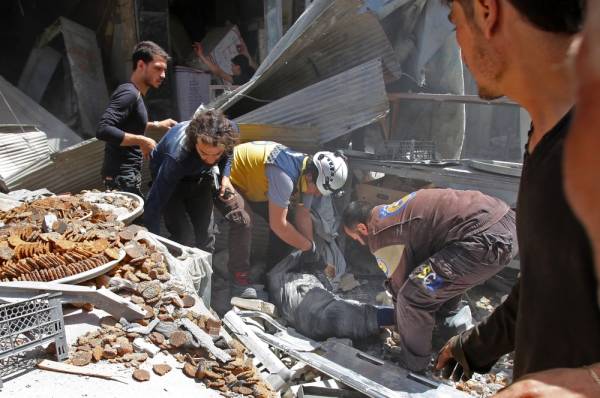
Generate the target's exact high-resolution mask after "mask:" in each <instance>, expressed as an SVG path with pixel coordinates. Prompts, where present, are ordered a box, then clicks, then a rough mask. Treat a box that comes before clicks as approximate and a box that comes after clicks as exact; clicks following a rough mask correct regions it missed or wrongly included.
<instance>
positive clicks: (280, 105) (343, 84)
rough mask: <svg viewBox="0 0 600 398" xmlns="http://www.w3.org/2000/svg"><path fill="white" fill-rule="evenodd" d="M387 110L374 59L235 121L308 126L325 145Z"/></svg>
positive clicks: (385, 95)
mask: <svg viewBox="0 0 600 398" xmlns="http://www.w3.org/2000/svg"><path fill="white" fill-rule="evenodd" d="M388 110H389V104H388V99H387V94H386V91H385V84H384V81H383V73H382V66H381V61H380V60H378V59H375V60H372V61H369V62H366V63H364V64H362V65H359V66H356V67H354V68H352V69H350V70H348V71H346V72H343V73H340V74H338V75H335V76H333V77H330V78H328V79H326V80H323V81H321V82H318V83H316V84H313V85H312V86H309V87H306V88H304V89H302V90H300V91H297V92H295V93H293V94H290V95H288V96H286V97H284V98H281V99H279V100H277V101H275V102H272V103H270V104H268V105H265V106H263V107H262V108H259V109H256V110H255V111H252V112H250V113H247V114H245V115H243V116H240V117H239V118H237V119H236V122H238V123H240V124H242V123H262V124H274V125H282V126H295V127H308V128H311V129H314V130H316V131H317V133H318V142H319V144H323V143H325V142H328V141H331V140H333V139H335V138H337V137H340V136H342V135H344V134H348V133H349V132H351V131H354V130H356V129H358V128H360V127H363V126H367V125H369V124H371V123H373V122H375V121H377V120H379V119H380V118H382V117H384V116H385V115H386V113H387V112H388ZM297 139H301V138H297Z"/></svg>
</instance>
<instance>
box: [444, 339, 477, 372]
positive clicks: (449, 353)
mask: <svg viewBox="0 0 600 398" xmlns="http://www.w3.org/2000/svg"><path fill="white" fill-rule="evenodd" d="M435 368H436V369H437V370H441V371H442V372H441V376H442V377H443V378H445V379H450V378H451V379H452V380H454V381H459V380H461V379H462V380H463V381H467V380H469V379H470V378H471V376H473V371H472V370H471V367H470V366H469V362H468V361H467V357H466V356H465V352H464V351H463V349H462V340H461V337H460V335H458V336H454V337H452V338H451V339H450V340H448V342H447V343H446V345H444V347H442V349H441V350H440V352H439V353H438V357H437V360H436V364H435Z"/></svg>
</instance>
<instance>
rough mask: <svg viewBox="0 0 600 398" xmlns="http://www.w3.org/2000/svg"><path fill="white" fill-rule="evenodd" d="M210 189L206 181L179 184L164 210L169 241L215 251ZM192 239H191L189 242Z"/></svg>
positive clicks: (181, 182)
mask: <svg viewBox="0 0 600 398" xmlns="http://www.w3.org/2000/svg"><path fill="white" fill-rule="evenodd" d="M212 200H213V199H212V187H211V185H210V182H209V180H208V179H206V181H202V182H200V183H198V182H197V181H180V182H178V183H177V186H176V187H175V190H174V191H173V194H171V198H170V199H169V201H168V202H167V204H166V206H165V207H164V209H163V217H164V220H165V226H166V227H167V231H169V233H170V234H171V236H170V239H172V240H174V241H175V242H178V243H181V244H183V245H188V246H189V245H192V246H195V247H197V248H199V249H201V250H204V251H207V252H210V253H212V252H214V250H215V233H214V221H213V201H212ZM192 237H193V239H192Z"/></svg>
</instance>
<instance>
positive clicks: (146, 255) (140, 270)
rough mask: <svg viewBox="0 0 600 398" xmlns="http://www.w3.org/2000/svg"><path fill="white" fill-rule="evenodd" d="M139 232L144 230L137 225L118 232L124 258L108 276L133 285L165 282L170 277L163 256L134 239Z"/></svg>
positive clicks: (150, 246) (148, 245) (143, 242)
mask: <svg viewBox="0 0 600 398" xmlns="http://www.w3.org/2000/svg"><path fill="white" fill-rule="evenodd" d="M140 230H144V229H143V228H142V227H139V226H137V225H130V226H128V227H126V228H124V229H122V230H121V231H120V232H119V241H120V242H121V243H123V245H124V246H123V249H124V250H125V254H126V256H125V258H124V259H123V261H121V262H120V263H119V264H118V265H117V266H116V267H115V268H113V270H112V271H111V272H110V274H109V275H110V276H113V277H117V278H123V279H127V280H129V281H130V282H133V283H140V282H144V281H146V282H149V281H152V280H158V281H160V282H167V281H168V280H169V279H170V278H171V275H170V274H169V270H168V266H167V263H166V261H165V258H164V256H163V254H162V253H160V252H158V251H157V250H156V248H155V247H154V246H152V245H150V244H148V243H147V242H146V241H145V240H143V239H141V240H136V239H135V236H136V234H137V232H139V231H140ZM136 304H137V303H136Z"/></svg>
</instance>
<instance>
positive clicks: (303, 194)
mask: <svg viewBox="0 0 600 398" xmlns="http://www.w3.org/2000/svg"><path fill="white" fill-rule="evenodd" d="M347 177H348V166H347V165H346V162H345V160H344V158H343V157H342V156H341V155H340V154H337V153H332V152H326V151H322V152H317V153H316V154H315V155H314V156H309V155H306V154H303V153H299V152H295V151H292V150H291V149H289V148H287V147H286V146H284V145H281V144H278V143H276V142H271V141H254V142H248V143H245V144H241V145H238V146H237V147H236V148H235V150H234V157H233V164H232V168H231V182H232V184H233V186H234V188H235V189H236V190H237V191H238V193H239V194H240V195H236V196H239V197H241V200H240V201H239V202H238V204H237V206H238V207H239V208H240V210H242V211H245V212H246V213H247V214H248V216H249V217H240V218H237V220H238V222H235V221H231V222H230V230H229V242H230V244H229V263H228V267H229V271H230V272H231V274H232V275H233V281H234V286H235V287H237V288H239V287H244V286H248V285H250V281H249V280H248V272H249V270H250V249H251V243H252V224H253V220H254V217H255V215H254V214H259V215H261V216H262V217H263V218H264V219H265V220H267V221H268V223H269V227H270V233H269V245H268V252H267V253H268V254H267V268H268V269H270V268H271V267H273V266H274V265H275V264H277V263H278V262H279V261H280V260H281V259H283V258H284V257H285V256H286V255H287V254H289V252H290V249H291V248H296V249H298V250H301V251H302V252H303V256H304V257H305V260H307V261H315V260H316V259H317V253H316V250H315V249H316V248H315V244H314V241H313V230H312V220H311V217H310V206H311V204H312V200H313V198H314V197H318V196H328V195H331V194H335V193H337V192H339V191H340V190H341V188H342V187H343V186H344V184H345V183H346V178H347ZM288 213H291V214H288ZM288 215H290V216H291V217H289V218H291V219H292V220H293V222H289V221H288ZM238 290H240V289H238ZM242 290H244V291H245V292H246V294H245V296H251V295H252V293H253V292H252V290H250V289H242Z"/></svg>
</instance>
